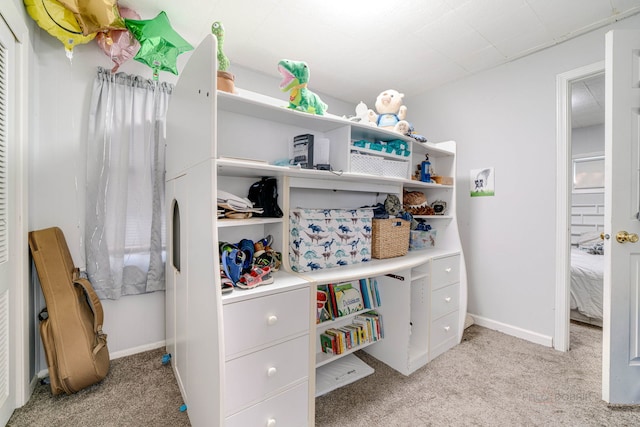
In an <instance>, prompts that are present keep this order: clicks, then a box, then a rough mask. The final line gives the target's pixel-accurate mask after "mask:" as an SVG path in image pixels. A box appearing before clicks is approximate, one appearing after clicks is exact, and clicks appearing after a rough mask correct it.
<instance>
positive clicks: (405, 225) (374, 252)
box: [371, 218, 411, 259]
mask: <svg viewBox="0 0 640 427" xmlns="http://www.w3.org/2000/svg"><path fill="white" fill-rule="evenodd" d="M410 231H411V223H410V222H409V221H405V220H403V219H400V218H389V219H374V220H373V231H372V234H373V235H372V237H371V256H372V257H373V258H378V259H383V258H393V257H397V256H403V255H406V254H407V252H408V251H409V232H410Z"/></svg>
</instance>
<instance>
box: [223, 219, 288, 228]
mask: <svg viewBox="0 0 640 427" xmlns="http://www.w3.org/2000/svg"><path fill="white" fill-rule="evenodd" d="M278 223H282V218H260V217H252V218H245V219H233V218H220V219H218V221H217V222H216V224H217V225H218V228H226V227H246V226H249V225H259V224H278Z"/></svg>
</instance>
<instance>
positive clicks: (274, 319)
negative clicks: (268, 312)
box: [267, 315, 278, 326]
mask: <svg viewBox="0 0 640 427" xmlns="http://www.w3.org/2000/svg"><path fill="white" fill-rule="evenodd" d="M277 321H278V316H273V315H272V316H269V318H267V325H269V326H273V325H275V324H276V322H277Z"/></svg>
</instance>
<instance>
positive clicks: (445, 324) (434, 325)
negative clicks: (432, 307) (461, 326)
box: [429, 311, 458, 350]
mask: <svg viewBox="0 0 640 427" xmlns="http://www.w3.org/2000/svg"><path fill="white" fill-rule="evenodd" d="M457 336H458V311H454V312H453V313H449V314H447V315H446V316H443V317H441V318H439V319H436V320H434V321H432V322H431V335H430V337H429V349H430V350H431V349H434V348H436V347H438V346H439V345H440V344H442V343H443V342H445V341H447V340H448V339H451V338H454V337H457Z"/></svg>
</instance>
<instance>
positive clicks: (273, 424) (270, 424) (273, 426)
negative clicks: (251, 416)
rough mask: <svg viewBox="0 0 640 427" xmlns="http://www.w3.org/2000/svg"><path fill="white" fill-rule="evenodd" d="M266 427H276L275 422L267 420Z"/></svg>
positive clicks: (270, 419) (271, 419)
mask: <svg viewBox="0 0 640 427" xmlns="http://www.w3.org/2000/svg"><path fill="white" fill-rule="evenodd" d="M267 427H276V420H274V419H273V418H269V421H267Z"/></svg>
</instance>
